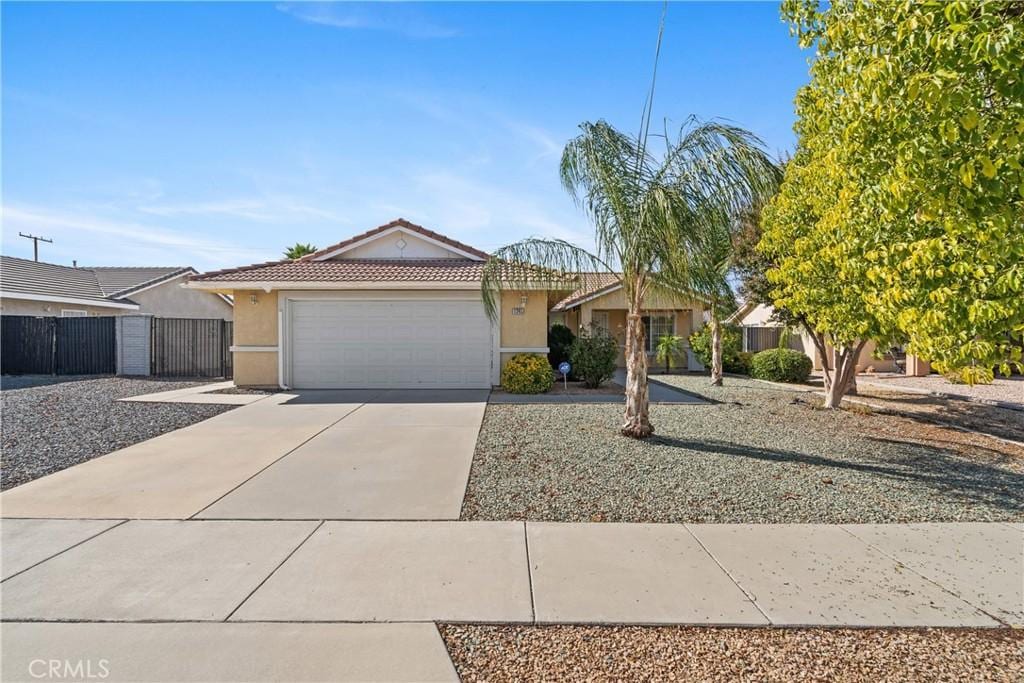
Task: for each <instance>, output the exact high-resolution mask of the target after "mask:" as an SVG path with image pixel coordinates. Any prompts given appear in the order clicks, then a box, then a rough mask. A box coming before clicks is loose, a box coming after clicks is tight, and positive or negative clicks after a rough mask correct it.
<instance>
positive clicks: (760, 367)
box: [750, 349, 812, 384]
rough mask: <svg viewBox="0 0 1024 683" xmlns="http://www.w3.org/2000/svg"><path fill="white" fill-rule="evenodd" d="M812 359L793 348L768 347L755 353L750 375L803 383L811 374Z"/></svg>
mask: <svg viewBox="0 0 1024 683" xmlns="http://www.w3.org/2000/svg"><path fill="white" fill-rule="evenodd" d="M811 367H812V364H811V359H810V358H808V357H807V356H805V355H804V354H802V353H800V352H799V351H794V350H793V349H768V350H767V351H761V352H760V353H755V354H754V358H753V359H752V360H751V362H750V375H751V377H754V378H755V379H766V380H770V381H772V382H790V383H793V384H801V383H803V382H806V381H807V378H808V377H810V375H811Z"/></svg>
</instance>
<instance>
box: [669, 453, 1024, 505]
mask: <svg viewBox="0 0 1024 683" xmlns="http://www.w3.org/2000/svg"><path fill="white" fill-rule="evenodd" d="M649 443H652V444H658V445H662V446H668V447H670V448H679V449H685V450H689V451H697V452H701V453H713V454H719V455H729V456H734V457H740V458H750V459H753V460H760V461H764V462H772V463H793V464H800V465H810V466H813V467H822V468H830V469H838V470H845V471H852V472H856V473H858V474H862V475H865V476H877V477H882V478H886V479H893V480H898V481H910V482H916V483H919V484H923V485H925V486H927V487H929V488H931V489H934V490H935V491H938V492H941V493H943V494H948V495H952V496H956V497H962V498H969V499H971V500H973V501H976V502H979V503H985V504H987V505H991V506H993V507H996V508H998V509H1000V510H1004V511H1007V512H1024V474H1020V473H1016V472H1011V471H1009V470H1006V469H1002V468H999V467H995V466H993V465H991V464H987V463H978V462H972V461H970V460H967V459H965V458H963V457H960V456H957V455H952V454H950V453H947V452H945V451H942V450H939V449H937V448H932V447H929V446H923V445H917V444H915V445H913V447H912V450H913V451H916V452H907V453H904V454H903V455H900V456H897V457H898V458H899V460H900V462H899V463H898V464H897V463H894V462H884V460H893V458H891V457H890V458H886V457H885V456H884V455H883V454H882V453H880V452H875V453H873V454H872V455H873V456H874V457H877V458H880V460H879V461H876V462H870V461H863V462H858V461H855V460H841V459H837V458H829V457H825V456H821V455H810V454H807V453H799V452H797V451H789V450H780V449H769V448H758V447H753V446H743V445H740V444H735V443H729V442H726V441H717V440H709V441H692V440H688V439H679V438H675V437H666V436H656V437H653V438H651V439H650V440H649ZM890 443H894V444H899V445H902V446H903V447H904V448H907V446H906V445H905V444H900V442H890Z"/></svg>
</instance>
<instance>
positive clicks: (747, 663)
mask: <svg viewBox="0 0 1024 683" xmlns="http://www.w3.org/2000/svg"><path fill="white" fill-rule="evenodd" d="M440 629H441V636H442V637H443V638H444V640H445V643H446V644H447V646H448V651H449V653H450V654H451V657H452V661H453V662H454V663H455V667H456V669H457V670H458V672H459V676H461V678H462V680H463V681H467V682H469V681H532V680H563V681H569V680H572V681H624V680H658V681H671V680H676V681H739V680H744V681H746V680H751V681H754V680H756V681H785V682H788V681H797V680H799V681H838V680H842V681H863V682H865V683H869V682H870V683H879V682H882V681H894V682H895V681H962V680H971V681H1019V680H1021V678H1022V677H1024V658H1022V657H1021V654H1022V653H1024V632H1021V631H1008V630H1000V631H992V630H980V631H978V630H973V631H972V630H966V629H943V630H933V629H924V630H906V629H904V630H883V629H855V630H851V629H827V630H826V629H720V628H678V627H643V626H629V627H601V626H547V627H537V626H530V627H525V626H474V625H463V624H458V625H457V624H445V625H442V626H441V627H440Z"/></svg>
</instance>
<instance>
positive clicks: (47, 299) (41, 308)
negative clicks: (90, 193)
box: [0, 256, 234, 320]
mask: <svg viewBox="0 0 1024 683" xmlns="http://www.w3.org/2000/svg"><path fill="white" fill-rule="evenodd" d="M196 274H197V271H196V269H195V268H192V267H189V266H177V267H121V266H113V267H95V268H81V267H77V266H62V265H58V264H56V263H43V262H41V261H30V260H28V259H22V258H17V257H14V256H0V312H2V313H3V314H4V315H32V316H41V317H65V318H67V317H80V316H90V315H92V316H99V315H103V316H110V315H113V316H120V315H139V314H148V315H154V316H158V317H162V318H221V319H224V320H231V318H232V316H233V309H234V307H233V304H232V301H231V299H230V298H229V297H227V296H224V295H220V294H214V295H211V294H209V293H207V292H197V291H194V290H191V289H185V288H184V287H183V286H182V285H183V284H184V283H185V281H186V280H187V279H188V278H189V277H190V276H192V275H196Z"/></svg>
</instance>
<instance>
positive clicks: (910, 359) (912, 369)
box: [907, 353, 932, 377]
mask: <svg viewBox="0 0 1024 683" xmlns="http://www.w3.org/2000/svg"><path fill="white" fill-rule="evenodd" d="M931 371H932V364H931V363H929V362H928V361H926V360H924V359H923V358H919V357H917V356H915V355H913V354H909V353H908V354H907V376H908V377H927V376H928V375H929V374H931Z"/></svg>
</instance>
